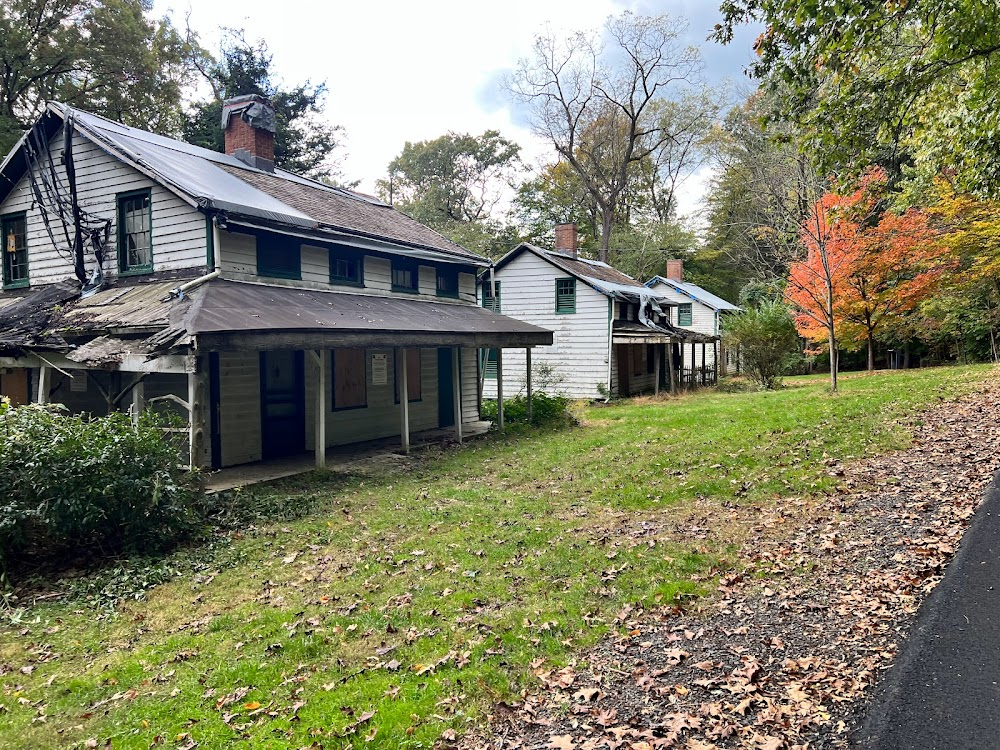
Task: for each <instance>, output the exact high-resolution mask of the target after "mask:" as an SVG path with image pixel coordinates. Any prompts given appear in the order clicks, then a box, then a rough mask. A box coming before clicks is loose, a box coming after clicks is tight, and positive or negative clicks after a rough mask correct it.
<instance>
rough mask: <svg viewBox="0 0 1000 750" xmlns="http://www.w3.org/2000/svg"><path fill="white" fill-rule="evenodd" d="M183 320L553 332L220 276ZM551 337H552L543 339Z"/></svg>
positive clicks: (240, 327) (398, 301)
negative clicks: (243, 281) (245, 281)
mask: <svg viewBox="0 0 1000 750" xmlns="http://www.w3.org/2000/svg"><path fill="white" fill-rule="evenodd" d="M183 326H184V327H185V328H186V330H187V332H188V333H189V334H191V335H196V336H197V335H200V334H219V333H229V334H232V333H260V332H263V333H268V332H279V331H286V332H293V331H301V332H306V331H307V332H338V333H343V332H366V333H370V332H384V333H400V334H406V333H441V334H486V335H488V334H523V335H525V336H536V337H538V339H539V341H537V342H536V343H540V344H542V343H551V340H552V339H551V337H552V334H551V332H550V331H547V330H545V329H544V328H539V327H537V326H533V325H531V324H530V323H525V322H523V321H520V320H515V319H514V318H508V317H507V316H505V315H498V314H496V313H493V312H490V311H489V310H486V309H484V308H482V307H480V306H478V305H465V304H452V303H446V302H434V301H430V300H419V299H405V298H400V297H375V296H369V295H362V294H345V293H343V292H325V291H313V290H306V289H295V288H291V287H274V286H264V285H258V284H248V283H241V282H237V281H226V280H221V279H217V280H214V281H210V282H208V283H207V284H205V286H203V287H201V288H200V289H199V290H198V291H197V297H196V299H195V302H194V304H192V306H191V310H190V312H189V314H188V315H187V316H186V318H185V320H184V323H183ZM542 339H547V341H542Z"/></svg>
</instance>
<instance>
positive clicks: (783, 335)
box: [724, 299, 798, 390]
mask: <svg viewBox="0 0 1000 750" xmlns="http://www.w3.org/2000/svg"><path fill="white" fill-rule="evenodd" d="M724 338H725V342H726V346H727V347H729V348H730V349H734V350H738V351H739V357H740V362H741V364H742V369H743V373H744V374H745V375H746V376H747V377H748V378H750V380H752V381H753V382H754V383H756V384H757V385H758V386H760V387H761V388H765V389H767V390H771V389H773V388H776V387H777V386H778V385H779V383H780V382H781V376H782V375H783V374H784V373H785V372H786V371H787V369H788V366H789V363H790V360H789V357H790V355H794V353H795V351H796V350H797V349H798V334H797V333H796V331H795V322H794V321H793V320H792V314H791V312H790V311H789V310H788V306H787V305H785V304H784V303H783V302H779V301H777V300H766V299H765V300H763V301H762V302H761V303H760V306H759V307H756V308H754V307H751V308H748V309H746V310H744V311H743V312H740V313H737V314H736V315H733V316H731V317H730V318H728V319H727V321H726V330H725V333H724Z"/></svg>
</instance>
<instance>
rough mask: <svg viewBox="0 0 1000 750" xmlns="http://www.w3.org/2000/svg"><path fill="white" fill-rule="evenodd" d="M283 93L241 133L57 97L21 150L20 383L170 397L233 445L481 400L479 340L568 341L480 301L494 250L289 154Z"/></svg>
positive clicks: (0, 356)
mask: <svg viewBox="0 0 1000 750" xmlns="http://www.w3.org/2000/svg"><path fill="white" fill-rule="evenodd" d="M274 122H275V120H274V112H273V110H272V109H271V108H270V105H269V104H268V103H267V101H266V100H264V99H262V98H260V97H239V98H237V99H233V100H228V101H227V102H226V103H225V105H224V114H223V125H224V127H225V140H226V153H215V152H212V151H208V150H205V149H202V148H198V147H195V146H191V145H188V144H185V143H182V142H179V141H176V140H172V139H169V138H165V137H162V136H158V135H153V134H150V133H147V132H143V131H140V130H136V129H134V128H131V127H126V126H124V125H121V124H118V123H115V122H111V121H109V120H106V119H103V118H100V117H97V116H94V115H91V114H87V113H85V112H81V111H78V110H75V109H72V108H70V107H67V106H63V105H59V104H53V105H50V106H49V107H48V108H47V110H46V111H45V113H44V114H43V115H42V116H41V117H40V119H39V120H38V121H37V123H36V124H35V125H34V127H33V128H32V129H31V130H30V131H29V132H28V133H26V134H25V136H24V137H23V138H22V139H21V140H20V141H19V143H18V144H17V146H16V147H15V148H14V150H13V151H12V152H11V153H10V154H9V155H8V156H7V157H6V159H5V160H4V161H3V163H2V164H0V223H2V226H0V231H2V236H3V243H4V244H3V291H2V292H0V367H2V368H3V369H2V375H0V392H2V393H3V394H5V395H7V396H8V397H10V398H11V399H12V400H13V401H14V402H15V403H23V402H26V401H29V400H30V401H39V402H50V401H51V402H60V403H63V404H65V405H66V406H67V407H68V408H69V409H71V410H73V411H78V412H90V413H93V414H102V413H106V412H107V411H109V410H115V409H127V408H132V409H134V410H141V409H142V408H143V406H144V404H149V403H152V402H159V403H165V402H166V403H169V404H172V405H173V406H174V407H176V408H178V409H179V410H180V411H181V413H182V414H184V415H185V417H186V418H187V420H188V424H189V430H188V432H189V435H190V441H189V448H190V456H191V463H192V465H197V466H211V467H223V466H233V465H238V464H244V463H248V462H254V461H259V460H262V459H264V460H266V459H272V458H276V457H281V456H285V455H291V454H298V453H304V452H306V451H313V452H314V454H315V457H316V463H317V464H318V465H323V464H324V460H325V450H324V449H325V448H326V447H331V446H341V445H346V444H353V443H357V442H360V441H367V440H371V439H376V438H393V437H395V436H398V437H399V439H400V442H401V444H402V446H403V447H405V448H408V446H409V441H410V435H411V432H417V431H422V430H430V429H440V428H443V427H447V428H449V429H453V430H454V433H455V434H456V435H457V436H458V438H459V439H461V436H462V432H463V426H466V427H467V426H468V425H471V424H472V423H474V422H478V421H479V419H480V409H479V406H480V399H481V394H480V383H481V379H480V377H479V362H478V359H479V358H478V350H479V349H480V348H482V347H493V348H507V347H524V348H527V347H533V346H536V345H547V344H549V343H551V340H552V335H551V333H550V332H548V331H545V330H542V329H540V328H538V327H536V326H533V325H529V324H526V323H524V322H522V321H519V320H515V319H512V318H508V317H504V316H502V315H494V314H492V313H491V312H489V311H487V310H484V309H482V307H481V306H479V305H478V304H477V301H476V275H477V272H478V270H479V269H482V268H484V267H486V266H487V265H488V263H489V262H488V261H487V260H486V259H484V258H481V257H479V256H477V255H475V254H473V253H471V252H469V251H467V250H465V249H464V248H462V247H460V246H458V245H456V244H454V243H452V242H450V241H448V240H446V239H445V238H443V237H442V236H441V235H439V234H437V233H436V232H434V231H433V230H431V229H429V228H427V227H425V226H423V225H421V224H419V223H418V222H416V221H414V220H412V219H410V218H408V217H407V216H405V215H403V214H401V213H399V212H397V211H395V210H394V209H393V208H392V207H390V206H388V205H386V204H384V203H382V202H380V201H378V200H376V199H374V198H371V197H369V196H366V195H362V194H359V193H356V192H352V191H349V190H344V189H340V188H336V187H330V186H328V185H324V184H321V183H318V182H314V181H312V180H309V179H306V178H303V177H300V176H297V175H295V174H291V173H289V172H286V171H283V170H281V169H277V168H275V166H274V129H275V126H274Z"/></svg>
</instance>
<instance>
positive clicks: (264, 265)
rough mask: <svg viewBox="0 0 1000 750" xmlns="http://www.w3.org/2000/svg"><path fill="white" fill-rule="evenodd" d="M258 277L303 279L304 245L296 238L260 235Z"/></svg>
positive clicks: (258, 236)
mask: <svg viewBox="0 0 1000 750" xmlns="http://www.w3.org/2000/svg"><path fill="white" fill-rule="evenodd" d="M257 275H258V276H270V277H271V278H273V279H301V278H302V243H301V242H300V241H299V240H297V239H296V238H294V237H285V236H282V235H271V234H263V233H261V234H258V235H257Z"/></svg>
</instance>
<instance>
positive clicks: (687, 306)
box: [677, 302, 694, 326]
mask: <svg viewBox="0 0 1000 750" xmlns="http://www.w3.org/2000/svg"><path fill="white" fill-rule="evenodd" d="M685 313H686V315H687V323H685V322H684V321H683V320H682V319H681V315H682V314H685ZM677 325H679V326H691V325H694V303H693V302H681V303H679V304H678V305H677Z"/></svg>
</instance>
